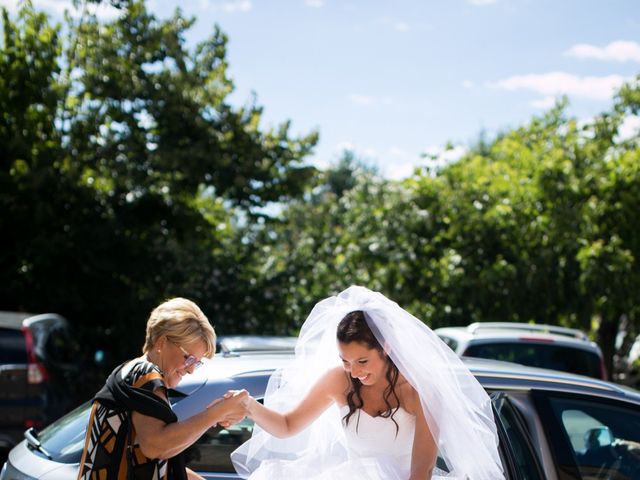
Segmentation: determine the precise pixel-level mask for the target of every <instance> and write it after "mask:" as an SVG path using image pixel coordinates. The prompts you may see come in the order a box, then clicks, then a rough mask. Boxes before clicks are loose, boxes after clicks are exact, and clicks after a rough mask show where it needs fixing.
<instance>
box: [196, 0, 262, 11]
mask: <svg viewBox="0 0 640 480" xmlns="http://www.w3.org/2000/svg"><path fill="white" fill-rule="evenodd" d="M198 3H199V8H200V10H203V11H212V12H224V13H247V12H250V11H251V10H252V9H253V3H252V2H251V0H199V2H198Z"/></svg>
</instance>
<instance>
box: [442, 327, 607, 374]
mask: <svg viewBox="0 0 640 480" xmlns="http://www.w3.org/2000/svg"><path fill="white" fill-rule="evenodd" d="M435 333H436V334H437V335H438V336H439V337H440V338H441V339H442V340H443V341H444V342H445V343H446V344H447V345H449V347H451V349H452V350H453V351H454V352H456V353H457V354H458V355H460V356H468V357H478V358H488V359H494V360H502V361H507V362H513V363H519V364H521V365H527V366H529V367H539V368H548V369H552V370H561V371H565V372H570V373H576V374H579V375H585V376H588V377H594V378H599V379H602V380H607V379H608V374H607V370H606V368H605V365H604V359H603V356H602V351H601V350H600V347H599V346H598V344H596V343H595V342H592V341H590V340H589V338H588V337H587V335H586V334H585V333H584V332H582V331H580V330H576V329H573V328H565V327H558V326H555V325H542V324H529V323H516V322H482V323H480V322H476V323H472V324H471V325H468V326H466V327H443V328H437V329H436V330H435Z"/></svg>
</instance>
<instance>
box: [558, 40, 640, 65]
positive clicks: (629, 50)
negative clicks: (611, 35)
mask: <svg viewBox="0 0 640 480" xmlns="http://www.w3.org/2000/svg"><path fill="white" fill-rule="evenodd" d="M564 54H565V55H567V56H569V57H576V58H586V59H595V60H608V61H616V62H640V43H636V42H628V41H623V40H618V41H616V42H611V43H610V44H609V45H607V46H605V47H596V46H595V45H589V44H587V43H580V44H578V45H574V46H573V47H571V48H570V49H569V50H567V51H566V52H564Z"/></svg>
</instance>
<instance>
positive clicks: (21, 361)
mask: <svg viewBox="0 0 640 480" xmlns="http://www.w3.org/2000/svg"><path fill="white" fill-rule="evenodd" d="M78 351H79V345H78V342H77V341H76V340H75V338H74V335H73V332H72V330H71V328H70V326H69V322H68V321H67V320H66V319H65V318H64V317H62V316H60V315H57V314H55V313H45V314H39V315H34V314H30V313H22V312H0V457H2V461H4V458H6V455H7V453H8V452H9V450H10V449H11V448H13V446H14V445H16V444H17V443H18V442H20V441H21V440H22V438H23V432H24V430H25V429H26V428H30V427H34V428H42V427H44V426H46V425H47V424H49V423H50V422H52V421H53V420H56V419H57V418H59V417H60V416H61V415H62V414H64V413H66V412H68V411H69V410H71V408H73V407H74V406H75V404H76V401H75V398H74V397H73V396H72V395H70V392H71V391H72V390H73V386H74V384H75V383H76V380H77V373H78V370H79V369H80V365H81V362H80V361H79V360H80V359H79V358H78V356H77V352H78Z"/></svg>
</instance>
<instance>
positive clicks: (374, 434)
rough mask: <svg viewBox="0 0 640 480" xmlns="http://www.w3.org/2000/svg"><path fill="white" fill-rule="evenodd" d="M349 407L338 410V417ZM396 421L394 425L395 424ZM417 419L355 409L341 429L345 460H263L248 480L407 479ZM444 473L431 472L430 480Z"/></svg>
mask: <svg viewBox="0 0 640 480" xmlns="http://www.w3.org/2000/svg"><path fill="white" fill-rule="evenodd" d="M347 413H349V407H348V406H346V405H345V406H343V407H341V408H340V415H341V417H344V416H345V415H347ZM394 421H395V423H394ZM415 428H416V418H415V416H414V415H412V414H410V413H409V412H407V411H406V410H404V409H403V408H399V409H398V410H397V411H396V412H395V414H394V415H393V419H391V418H390V417H386V418H385V417H380V416H377V417H372V416H371V415H369V414H368V413H367V412H365V411H364V410H362V409H358V410H356V412H355V413H354V414H353V415H352V416H351V418H350V420H349V423H348V425H346V426H344V434H345V438H346V445H347V456H348V458H347V459H344V460H343V461H338V459H337V458H336V459H334V461H333V462H324V465H320V464H319V463H318V462H315V461H314V462H313V463H312V464H309V463H307V461H306V460H303V459H300V460H291V461H287V460H266V461H264V462H263V463H262V464H261V465H260V467H259V468H258V469H257V470H255V471H254V472H253V474H252V475H251V476H250V477H249V479H250V480H267V479H271V480H273V479H278V480H294V479H300V480H302V479H304V480H407V479H408V478H409V475H410V472H411V451H412V448H413V437H414V434H415ZM439 474H440V475H445V474H444V472H442V471H438V473H436V472H434V475H433V477H432V479H433V480H435V479H438V478H447V480H451V478H452V477H441V476H440V475H439Z"/></svg>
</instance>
